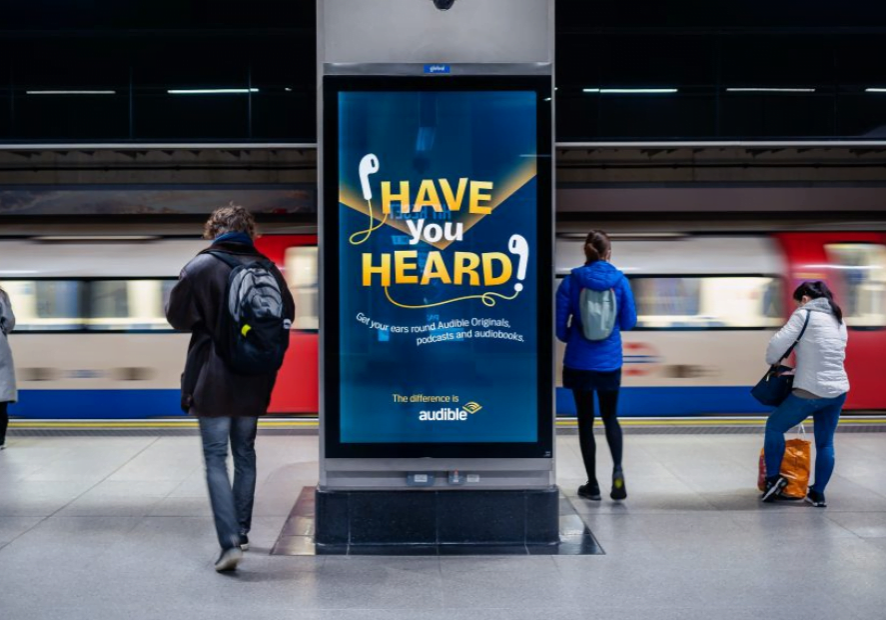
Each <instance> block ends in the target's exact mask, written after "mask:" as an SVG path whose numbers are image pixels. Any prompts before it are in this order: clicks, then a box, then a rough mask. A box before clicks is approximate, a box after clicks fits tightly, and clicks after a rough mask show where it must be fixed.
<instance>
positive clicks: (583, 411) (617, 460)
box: [572, 390, 623, 482]
mask: <svg viewBox="0 0 886 620" xmlns="http://www.w3.org/2000/svg"><path fill="white" fill-rule="evenodd" d="M572 395H573V396H574V397H575V408H576V409H577V411H578V441H579V444H580V445H581V457H582V459H583V460H584V462H585V471H587V473H588V480H589V481H590V482H594V481H595V480H596V479H597V442H596V440H595V439H594V392H593V391H584V390H572ZM597 400H599V401H600V417H601V418H603V425H604V426H605V427H606V442H607V443H608V444H609V451H610V452H611V453H612V463H613V465H614V466H615V467H621V455H622V443H623V442H622V436H621V425H619V423H618V416H617V415H616V410H617V408H618V390H605V391H604V390H597Z"/></svg>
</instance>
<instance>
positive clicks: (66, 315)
mask: <svg viewBox="0 0 886 620" xmlns="http://www.w3.org/2000/svg"><path fill="white" fill-rule="evenodd" d="M0 286H2V287H3V289H4V290H5V291H6V292H7V293H8V294H9V301H10V303H11V304H12V309H13V312H15V330H16V331H69V330H79V329H83V324H84V318H83V312H82V290H83V288H82V287H83V283H82V282H79V281H77V280H9V281H6V282H2V283H0Z"/></svg>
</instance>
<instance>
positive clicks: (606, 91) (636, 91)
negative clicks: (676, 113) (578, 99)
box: [581, 88, 679, 95]
mask: <svg viewBox="0 0 886 620" xmlns="http://www.w3.org/2000/svg"><path fill="white" fill-rule="evenodd" d="M581 90H582V92H584V93H600V94H601V95H665V94H671V93H676V92H679V90H678V89H676V88H582V89H581Z"/></svg>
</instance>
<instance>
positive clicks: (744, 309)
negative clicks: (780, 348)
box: [631, 276, 784, 329]
mask: <svg viewBox="0 0 886 620" xmlns="http://www.w3.org/2000/svg"><path fill="white" fill-rule="evenodd" d="M631 287H632V289H633V292H634V299H635V301H636V304H637V326H638V327H642V328H649V329H705V328H706V329H717V328H719V329H758V328H765V327H779V326H781V324H782V323H783V322H784V321H783V319H782V305H781V299H782V285H781V280H779V279H778V278H772V277H745V276H740V277H737V276H723V277H719V276H711V277H657V278H643V277H641V278H635V279H632V280H631Z"/></svg>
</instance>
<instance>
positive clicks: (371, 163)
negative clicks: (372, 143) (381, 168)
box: [360, 153, 378, 200]
mask: <svg viewBox="0 0 886 620" xmlns="http://www.w3.org/2000/svg"><path fill="white" fill-rule="evenodd" d="M376 172H378V157H376V156H375V155H373V154H372V153H370V154H368V155H364V156H363V159H361V160H360V187H361V188H362V189H363V198H364V199H366V200H372V188H371V187H370V186H369V175H370V174H375V173H376Z"/></svg>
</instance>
